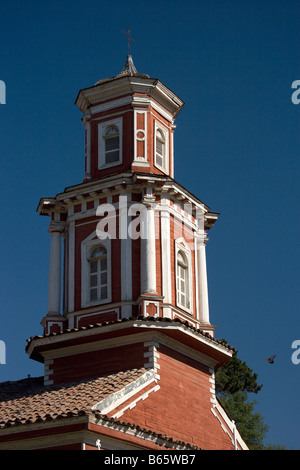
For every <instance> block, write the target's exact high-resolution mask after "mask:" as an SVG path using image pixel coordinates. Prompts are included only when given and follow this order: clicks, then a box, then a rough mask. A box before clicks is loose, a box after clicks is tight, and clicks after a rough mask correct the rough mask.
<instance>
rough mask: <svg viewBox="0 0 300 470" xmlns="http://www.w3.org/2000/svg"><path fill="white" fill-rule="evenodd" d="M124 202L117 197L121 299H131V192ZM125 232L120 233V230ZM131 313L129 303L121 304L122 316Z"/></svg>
mask: <svg viewBox="0 0 300 470" xmlns="http://www.w3.org/2000/svg"><path fill="white" fill-rule="evenodd" d="M125 199H126V202H125V204H123V203H122V201H123V199H119V227H120V228H119V230H120V232H119V235H120V236H121V300H122V301H125V302H127V301H131V300H132V270H133V266H132V240H131V237H129V235H128V225H129V222H130V220H131V217H130V216H128V206H130V203H131V193H129V194H127V195H126V197H125ZM122 229H123V230H124V232H125V233H121V230H122ZM131 315H132V306H131V304H123V305H122V317H126V318H129V317H130V316H131Z"/></svg>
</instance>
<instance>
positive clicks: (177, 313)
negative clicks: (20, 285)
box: [38, 55, 218, 335]
mask: <svg viewBox="0 0 300 470" xmlns="http://www.w3.org/2000/svg"><path fill="white" fill-rule="evenodd" d="M75 103H76V105H77V106H78V108H79V110H80V111H81V112H82V116H83V117H82V122H83V126H84V131H85V172H84V178H83V181H82V183H80V184H78V185H75V186H72V187H68V188H66V189H65V191H64V192H63V193H60V194H58V195H57V196H55V197H53V198H43V199H41V201H40V203H39V206H38V212H39V213H40V214H41V215H47V216H49V217H50V226H49V232H50V236H51V250H50V272H49V299H48V312H47V314H46V315H45V316H44V318H43V320H42V324H43V326H44V333H45V334H49V333H51V332H59V331H63V330H64V329H65V328H80V327H82V326H84V325H92V324H95V323H98V322H103V321H115V320H120V319H122V318H130V317H132V316H134V317H137V316H138V315H142V316H143V317H147V316H153V317H164V318H169V319H171V320H174V319H176V318H178V319H180V320H182V321H187V322H189V324H191V325H192V326H194V327H197V328H199V327H200V328H201V330H205V331H208V332H209V333H210V334H211V335H213V330H214V327H213V326H212V325H211V323H210V319H209V305H208V289H207V274H206V254H205V247H206V241H207V231H208V230H209V229H210V228H211V227H212V225H213V224H214V222H215V221H216V219H217V217H218V214H216V213H213V212H211V211H210V210H209V208H208V206H206V205H205V204H204V203H202V202H201V201H200V200H199V199H198V198H196V197H195V196H194V195H192V194H191V193H190V192H189V191H188V190H187V189H185V188H184V187H182V186H181V185H180V184H179V183H177V182H176V181H175V180H174V178H173V176H174V144H173V142H174V141H173V133H174V130H175V124H174V122H175V118H176V116H177V115H178V113H179V112H180V110H181V109H182V107H183V105H184V103H183V101H182V100H181V99H180V98H179V97H178V96H177V95H175V94H174V93H173V92H172V91H171V90H170V89H169V88H167V87H166V86H165V85H164V84H163V83H162V82H160V80H158V79H154V78H150V77H149V76H148V75H146V74H140V73H138V72H137V70H136V68H135V65H134V63H133V60H132V57H131V55H128V57H127V59H126V62H125V65H124V68H123V70H122V71H121V73H120V74H119V75H117V76H115V77H113V78H108V79H102V80H99V81H98V82H97V83H96V84H95V85H93V86H91V87H89V88H84V89H82V90H80V91H79V93H78V96H77V98H76V102H75ZM61 241H63V244H62V243H61ZM62 247H63V249H62ZM62 251H63V253H62ZM61 260H63V279H61V278H60V266H61ZM61 291H62V293H63V295H62V299H61V298H60V293H61Z"/></svg>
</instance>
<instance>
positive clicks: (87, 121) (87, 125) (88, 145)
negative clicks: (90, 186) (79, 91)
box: [84, 113, 91, 179]
mask: <svg viewBox="0 0 300 470" xmlns="http://www.w3.org/2000/svg"><path fill="white" fill-rule="evenodd" d="M90 119H91V113H88V114H86V116H85V118H84V127H85V130H86V171H85V177H86V178H87V179H90V178H91V122H90Z"/></svg>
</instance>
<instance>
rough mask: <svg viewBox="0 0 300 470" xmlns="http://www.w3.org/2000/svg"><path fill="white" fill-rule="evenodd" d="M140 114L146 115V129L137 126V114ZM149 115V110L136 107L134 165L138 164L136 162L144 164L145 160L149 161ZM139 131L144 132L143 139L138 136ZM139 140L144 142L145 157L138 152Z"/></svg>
mask: <svg viewBox="0 0 300 470" xmlns="http://www.w3.org/2000/svg"><path fill="white" fill-rule="evenodd" d="M138 114H142V115H144V127H145V128H144V129H140V128H138V127H137V115H138ZM147 115H148V112H147V111H144V110H141V109H138V108H135V109H134V131H133V138H134V155H133V162H132V163H133V164H134V165H136V164H140V165H142V164H143V165H144V164H145V162H147V160H148V155H147ZM138 132H143V134H144V137H143V138H142V139H141V138H139V137H138V136H137V135H138ZM137 140H139V141H142V142H143V144H144V157H142V156H140V155H138V154H137Z"/></svg>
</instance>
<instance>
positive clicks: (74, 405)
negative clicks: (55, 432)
mask: <svg viewBox="0 0 300 470" xmlns="http://www.w3.org/2000/svg"><path fill="white" fill-rule="evenodd" d="M144 372H145V369H134V370H129V371H126V372H118V373H116V374H111V375H108V376H104V377H98V378H94V379H87V380H81V381H78V382H69V383H63V384H59V385H44V379H43V377H35V378H28V379H23V380H18V381H15V382H10V381H9V382H2V383H0V428H3V427H7V426H11V425H14V424H26V423H33V422H37V421H44V420H47V419H55V418H57V417H63V416H68V415H69V416H72V415H78V414H86V413H89V412H90V411H91V407H92V406H93V405H94V404H96V403H97V402H98V401H100V400H103V399H104V398H105V397H107V396H108V395H110V394H111V393H114V392H116V391H118V390H120V389H122V388H123V387H124V386H125V385H126V384H127V383H130V382H132V381H133V380H135V379H137V378H138V377H139V376H140V375H142V374H143V373H144Z"/></svg>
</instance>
